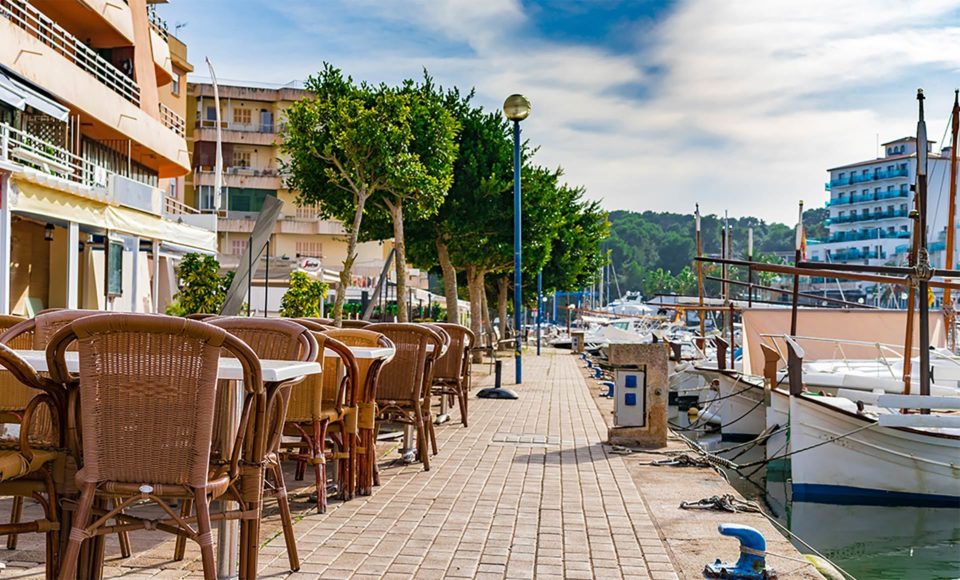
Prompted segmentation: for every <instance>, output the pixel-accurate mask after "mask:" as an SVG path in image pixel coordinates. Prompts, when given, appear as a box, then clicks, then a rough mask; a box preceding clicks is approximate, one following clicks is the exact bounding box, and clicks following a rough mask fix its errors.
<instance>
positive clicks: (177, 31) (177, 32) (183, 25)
mask: <svg viewBox="0 0 960 580" xmlns="http://www.w3.org/2000/svg"><path fill="white" fill-rule="evenodd" d="M187 24H189V22H176V23H174V25H173V35H174V36H176V37H178V38H179V37H180V29H181V28H186V27H187Z"/></svg>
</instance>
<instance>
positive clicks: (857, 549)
mask: <svg viewBox="0 0 960 580" xmlns="http://www.w3.org/2000/svg"><path fill="white" fill-rule="evenodd" d="M679 418H680V419H681V421H683V420H684V419H685V418H686V417H685V414H684V413H680V416H679ZM683 434H684V435H686V436H688V437H691V438H692V439H695V440H697V441H698V442H699V443H700V445H702V446H703V447H704V448H705V449H707V450H708V451H711V452H714V453H717V454H718V455H720V456H721V457H728V458H732V457H733V456H735V455H737V454H739V453H742V455H739V456H738V457H736V459H735V461H736V462H737V463H738V464H741V465H743V464H747V463H751V462H754V461H760V460H763V459H764V457H765V449H764V447H763V446H762V445H756V446H754V447H752V448H750V449H749V450H747V451H746V452H744V447H742V446H739V447H738V449H736V450H731V451H729V452H726V453H724V452H723V449H725V448H730V447H733V446H734V445H736V444H734V443H728V442H726V441H721V439H720V435H719V434H718V433H704V432H701V431H686V432H683ZM754 470H755V471H754ZM725 472H726V475H727V478H728V479H729V481H730V483H731V484H732V485H733V486H734V487H735V488H736V489H737V491H738V492H740V493H741V494H742V495H743V496H744V497H745V498H747V499H749V500H752V501H755V502H756V503H758V504H759V505H760V506H761V507H762V508H763V510H764V512H765V513H766V514H768V515H769V516H772V517H773V518H774V519H776V521H777V522H779V523H780V524H782V525H783V526H784V527H786V528H787V529H789V530H790V531H791V532H792V533H793V534H795V535H796V536H798V537H799V538H801V539H802V540H803V542H806V543H807V544H809V545H810V546H812V547H813V548H814V549H816V550H817V551H818V552H820V553H821V554H822V555H824V556H826V557H827V558H828V559H829V560H830V561H831V562H833V563H835V564H836V565H837V566H838V567H840V568H842V569H843V570H844V571H845V572H847V573H849V574H850V575H852V576H854V577H855V578H861V579H872V578H881V579H886V578H891V579H893V578H897V579H901V578H909V579H911V580H914V579H915V580H927V579H930V580H932V579H947V578H950V579H954V578H960V510H957V509H950V508H927V507H903V506H874V505H869V506H868V505H839V504H826V503H811V502H805V501H804V502H799V501H797V502H794V501H792V499H791V493H790V466H789V462H788V461H780V462H777V463H772V464H769V465H766V466H760V467H759V469H757V468H753V469H746V470H745V473H744V474H741V473H738V472H736V471H734V470H725ZM751 472H752V473H751ZM791 540H792V541H793V543H794V544H795V545H796V546H797V548H798V549H800V551H802V552H805V553H809V552H811V550H810V549H809V548H807V547H806V546H804V545H803V543H802V542H800V541H799V540H797V539H795V538H791Z"/></svg>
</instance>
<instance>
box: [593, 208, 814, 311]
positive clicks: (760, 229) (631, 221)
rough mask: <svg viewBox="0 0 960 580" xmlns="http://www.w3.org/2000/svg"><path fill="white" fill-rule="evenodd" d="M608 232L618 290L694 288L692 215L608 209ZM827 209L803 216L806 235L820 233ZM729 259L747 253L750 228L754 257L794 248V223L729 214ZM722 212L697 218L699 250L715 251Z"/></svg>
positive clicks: (767, 257) (767, 258)
mask: <svg viewBox="0 0 960 580" xmlns="http://www.w3.org/2000/svg"><path fill="white" fill-rule="evenodd" d="M608 217H609V220H610V236H609V237H608V238H607V240H606V241H605V242H604V243H603V248H604V249H606V250H608V251H609V253H610V261H611V262H612V264H613V267H614V269H615V271H616V274H617V282H618V283H619V285H620V289H621V290H622V291H624V292H625V291H627V290H640V291H642V292H643V293H644V294H645V295H648V296H649V295H652V294H655V293H657V292H678V293H687V292H691V291H693V290H695V288H696V276H695V275H694V270H693V269H692V263H693V258H694V255H695V254H696V233H695V229H696V226H695V219H694V215H693V214H692V213H691V214H679V213H669V212H652V211H645V212H642V213H639V212H631V211H613V212H610V214H609V216H608ZM826 217H827V210H826V209H824V208H817V209H811V210H807V211H805V212H804V214H803V222H804V227H805V228H806V232H807V239H808V240H813V239H818V238H822V237H825V236H826V234H827V230H826V226H825V225H824V220H825V219H826ZM727 223H728V224H729V226H730V229H731V240H732V246H731V247H732V251H731V256H733V257H734V258H744V257H745V256H746V252H747V232H748V231H749V229H750V228H753V251H754V259H757V260H763V261H776V260H777V255H778V254H789V253H790V252H792V251H793V249H794V243H795V239H796V238H795V235H796V234H795V230H794V227H795V224H781V223H767V222H765V221H763V220H761V219H758V218H755V217H739V218H733V217H731V218H729V219H728V221H727ZM722 228H723V216H718V215H714V214H707V215H702V216H701V234H702V238H703V252H704V254H714V255H719V254H720V249H721V231H722Z"/></svg>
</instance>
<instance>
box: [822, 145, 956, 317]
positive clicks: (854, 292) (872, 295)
mask: <svg viewBox="0 0 960 580" xmlns="http://www.w3.org/2000/svg"><path fill="white" fill-rule="evenodd" d="M933 145H934V143H933V142H930V143H927V144H925V146H926V147H927V151H928V153H929V156H928V169H927V175H928V177H927V183H928V195H927V199H928V211H927V216H928V218H927V219H928V224H929V225H928V231H927V240H928V248H929V251H930V259H931V262H932V264H933V265H934V266H942V265H943V264H944V263H945V260H946V252H945V239H946V228H947V205H948V203H949V195H950V149H949V148H945V149H943V150H942V151H940V152H939V153H935V152H933V151H932V150H933ZM882 147H883V156H882V157H878V158H877V159H872V160H868V161H859V162H856V163H850V164H846V165H841V166H838V167H834V168H831V169H829V170H828V171H829V173H830V181H829V182H827V183H826V184H825V188H826V190H827V191H829V192H830V199H829V200H827V202H826V206H827V208H829V210H830V216H829V218H828V220H827V226H828V229H829V231H830V234H829V236H828V237H827V238H826V239H824V240H818V241H817V243H811V244H810V245H809V246H808V257H809V259H811V260H814V261H823V262H834V263H844V264H870V265H877V264H904V263H906V259H907V255H908V253H909V249H910V238H911V235H912V232H913V220H912V219H911V218H910V211H911V210H913V209H914V192H913V185H914V184H915V183H916V170H917V147H918V144H917V140H916V138H915V137H904V138H901V139H897V140H895V141H890V142H888V143H884V144H883V145H882ZM955 263H956V262H955ZM810 284H811V285H810V286H809V287H808V288H807V290H811V291H815V292H823V293H826V294H829V295H837V296H839V294H840V293H841V290H842V292H843V294H844V297H845V298H847V299H859V298H866V299H868V300H875V299H876V298H877V296H876V292H877V287H876V286H875V285H872V284H864V283H859V282H842V283H841V282H838V281H837V280H834V279H817V278H814V279H812V280H811V283H810Z"/></svg>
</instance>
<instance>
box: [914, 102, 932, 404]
mask: <svg viewBox="0 0 960 580" xmlns="http://www.w3.org/2000/svg"><path fill="white" fill-rule="evenodd" d="M923 99H924V97H923V90H922V89H918V90H917V101H919V103H920V119H919V121H917V200H918V201H917V205H918V207H919V208H920V219H919V220H918V222H917V226H918V228H919V229H920V243H919V245H918V248H919V251H918V252H917V260H916V263H917V265H916V274H915V275H916V277H917V278H918V279H919V280H920V288H919V294H920V295H919V296H918V297H917V299H918V300H919V302H920V394H921V395H929V394H930V348H929V347H930V318H929V315H930V300H929V298H928V296H929V293H930V277H931V274H932V272H931V270H930V256H929V255H928V254H927V124H926V122H925V121H924V120H923ZM929 412H930V411H929V409H924V410H921V413H929Z"/></svg>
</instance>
